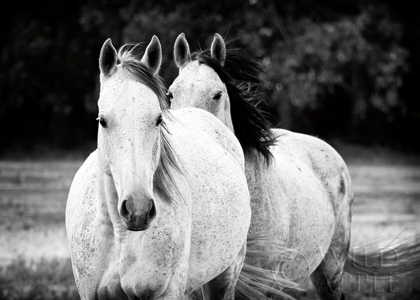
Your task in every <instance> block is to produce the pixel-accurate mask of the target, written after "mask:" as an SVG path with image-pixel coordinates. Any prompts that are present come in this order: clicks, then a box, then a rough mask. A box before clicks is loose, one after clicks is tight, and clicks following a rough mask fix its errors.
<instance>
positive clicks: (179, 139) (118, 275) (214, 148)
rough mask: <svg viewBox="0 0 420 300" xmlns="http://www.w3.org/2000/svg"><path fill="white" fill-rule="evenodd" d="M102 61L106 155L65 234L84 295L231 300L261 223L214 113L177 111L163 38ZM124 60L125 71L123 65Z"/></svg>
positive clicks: (100, 153) (94, 164) (102, 151)
mask: <svg viewBox="0 0 420 300" xmlns="http://www.w3.org/2000/svg"><path fill="white" fill-rule="evenodd" d="M138 51H139V50H138V47H137V46H135V47H130V46H125V47H122V48H121V49H120V50H119V52H118V53H117V51H116V50H115V48H114V47H113V46H112V44H111V41H110V40H109V39H108V40H107V41H106V42H105V43H104V45H103V47H102V49H101V53H100V58H99V66H100V71H101V72H100V82H101V89H100V98H99V102H98V106H99V118H98V120H99V124H100V125H99V129H98V149H97V150H96V151H95V152H93V153H92V154H91V155H90V156H89V157H88V158H87V159H86V161H85V162H84V164H83V165H82V166H81V168H80V169H79V170H78V172H77V173H76V175H75V177H74V180H73V183H72V186H71V189H70V192H69V196H68V202H67V208H66V229H67V234H68V239H69V242H70V249H71V259H72V265H73V271H74V276H75V280H76V284H77V287H78V290H79V293H80V296H81V298H82V299H184V298H186V297H188V295H190V294H193V292H194V291H198V295H200V293H201V287H202V286H203V288H202V291H203V295H204V297H205V299H233V297H234V292H235V284H236V281H237V279H238V276H239V273H240V271H241V268H242V264H243V260H244V256H245V251H246V238H247V233H248V228H249V224H250V218H251V210H250V196H249V191H248V188H247V183H246V177H245V173H244V157H243V152H242V149H241V147H240V144H239V142H238V141H237V139H236V138H235V136H234V135H233V134H232V133H231V132H230V131H229V130H228V129H227V128H226V127H225V126H224V125H223V124H222V123H221V122H220V121H219V120H218V119H217V118H215V117H214V116H212V115H211V114H209V113H207V112H204V111H202V110H197V109H194V108H188V109H184V110H179V111H176V112H173V113H171V112H169V111H168V110H167V108H166V106H165V105H166V99H165V90H164V87H163V85H162V83H161V81H160V79H159V77H158V76H157V73H158V70H159V68H160V64H161V57H162V54H161V47H160V43H159V40H158V39H157V38H156V37H153V39H152V41H151V42H150V44H149V45H148V47H147V49H146V51H145V54H144V56H143V57H142V59H141V60H140V59H138V58H137V56H138V53H137V52H138ZM118 60H119V62H120V63H119V64H118V63H117V62H118Z"/></svg>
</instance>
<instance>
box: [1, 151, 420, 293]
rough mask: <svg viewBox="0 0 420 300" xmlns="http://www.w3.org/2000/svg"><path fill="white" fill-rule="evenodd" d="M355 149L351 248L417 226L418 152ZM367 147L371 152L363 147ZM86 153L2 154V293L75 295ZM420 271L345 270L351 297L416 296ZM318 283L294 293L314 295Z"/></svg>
mask: <svg viewBox="0 0 420 300" xmlns="http://www.w3.org/2000/svg"><path fill="white" fill-rule="evenodd" d="M357 151H358V150H357V149H353V150H350V151H348V153H346V152H345V151H344V154H343V156H344V157H345V159H346V161H347V162H348V166H349V169H350V173H351V175H352V180H353V187H354V191H355V202H354V213H353V216H354V217H353V225H352V247H356V246H364V245H368V244H371V243H373V242H379V241H386V242H387V241H390V240H392V239H393V238H395V237H397V239H402V238H404V237H407V236H410V235H412V234H415V233H416V232H418V233H420V184H419V183H420V162H419V159H418V157H414V159H407V157H405V156H404V155H394V154H392V153H391V154H390V153H385V154H384V153H378V152H376V153H375V151H374V152H366V151H364V152H363V153H364V154H363V155H358V152H357ZM366 153H367V154H366ZM82 162H83V161H82V160H74V159H73V160H48V161H42V160H37V161H8V160H3V161H0V233H1V235H0V299H78V294H77V291H76V288H75V284H74V280H73V275H72V271H71V264H70V259H69V250H68V242H67V239H66V233H65V229H64V211H65V205H66V199H67V194H68V190H69V186H70V184H71V181H72V178H73V176H74V174H75V172H76V171H77V169H78V168H79V166H80V165H81V164H82ZM419 279H420V276H417V277H414V278H398V279H395V280H394V279H393V280H390V281H387V282H380V283H378V282H367V281H363V280H360V278H359V281H357V279H355V278H350V277H347V278H346V280H345V284H344V287H343V288H344V290H345V291H346V292H347V294H348V297H347V298H349V299H417V298H420V287H419V286H418V283H417V282H419ZM314 295H315V291H314V289H313V288H312V287H311V286H310V285H308V291H307V292H306V293H302V294H299V295H297V298H300V299H316V298H315V296H314Z"/></svg>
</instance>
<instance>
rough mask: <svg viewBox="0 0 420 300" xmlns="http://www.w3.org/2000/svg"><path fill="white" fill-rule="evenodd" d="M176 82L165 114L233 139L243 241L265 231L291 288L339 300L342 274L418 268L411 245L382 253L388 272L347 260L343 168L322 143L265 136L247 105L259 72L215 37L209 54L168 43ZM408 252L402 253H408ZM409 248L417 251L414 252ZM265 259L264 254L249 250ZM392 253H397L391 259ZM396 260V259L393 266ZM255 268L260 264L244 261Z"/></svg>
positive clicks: (261, 121)
mask: <svg viewBox="0 0 420 300" xmlns="http://www.w3.org/2000/svg"><path fill="white" fill-rule="evenodd" d="M174 59H175V63H176V65H177V66H178V68H179V76H178V77H177V78H176V79H175V81H174V82H173V84H172V85H171V86H170V88H169V91H168V101H169V103H170V105H171V108H173V109H180V108H184V107H197V108H202V109H204V110H206V111H208V112H211V113H212V114H213V115H215V116H216V117H217V118H218V119H219V120H221V121H222V122H223V123H224V124H225V125H226V127H227V128H229V129H230V130H231V131H232V132H234V133H235V135H236V137H237V138H238V140H239V142H240V143H241V146H242V149H243V150H244V152H245V169H246V176H247V181H248V185H249V189H250V193H251V207H252V218H251V226H250V233H253V232H259V231H261V230H267V231H268V232H269V235H270V236H271V238H273V239H275V240H280V241H283V242H284V245H286V246H287V247H290V248H292V249H294V250H295V251H296V252H297V253H299V255H298V256H297V258H296V259H295V260H294V261H292V262H289V263H285V264H283V265H282V266H280V267H281V271H282V272H283V274H285V275H287V278H289V279H293V280H295V281H297V282H299V281H301V280H303V279H305V278H307V276H309V275H310V277H311V279H312V282H313V284H314V285H315V287H316V289H317V292H318V294H319V295H320V297H321V298H322V299H340V298H341V297H343V298H344V296H343V295H342V287H341V284H342V276H343V271H344V268H345V267H346V270H353V271H362V272H371V273H370V274H372V272H373V274H376V275H377V274H378V273H377V272H380V271H383V272H384V274H385V275H384V276H386V275H387V271H389V272H401V273H404V272H410V271H412V270H415V268H416V266H418V265H419V262H420V259H419V249H420V248H419V247H418V243H417V242H415V243H414V244H410V243H407V244H402V245H400V247H399V248H398V249H397V250H398V251H397V250H395V249H390V251H388V252H387V253H386V254H385V253H383V252H382V254H384V255H382V259H384V262H385V261H386V262H390V264H391V265H393V268H388V269H387V268H386V267H384V266H385V265H386V262H385V263H384V264H382V266H381V267H377V266H372V264H371V265H369V264H368V262H370V261H371V260H375V259H377V258H378V253H377V252H376V253H375V252H374V253H350V254H349V245H350V229H351V206H352V202H353V191H352V188H351V179H350V175H349V172H348V169H347V166H346V164H345V162H344V161H343V159H342V158H341V157H340V155H339V154H338V153H337V152H336V151H335V150H334V149H333V148H332V147H331V146H330V145H328V144H327V143H325V142H324V141H322V140H320V139H318V138H315V137H312V136H309V135H304V134H299V133H295V132H291V131H287V130H283V129H274V128H273V129H272V128H270V126H269V123H268V122H267V120H266V118H265V117H264V115H263V113H262V112H261V111H260V110H259V109H258V108H257V106H256V105H255V103H258V102H259V101H261V99H262V97H261V95H260V94H259V93H258V89H259V87H258V84H259V73H260V72H261V70H262V69H261V67H260V66H259V64H258V63H257V62H256V61H254V60H252V59H248V58H245V57H244V56H241V55H240V54H239V53H238V52H237V51H235V50H226V45H225V42H224V40H223V39H222V37H221V36H220V35H218V34H215V36H214V39H213V42H212V44H211V47H210V49H209V50H204V51H199V52H195V53H193V54H191V53H190V48H189V45H188V42H187V40H186V38H185V35H184V34H180V35H179V36H178V38H177V40H176V41H175V46H174ZM413 247H414V248H415V249H416V251H414V252H413V251H410V249H414V248H413ZM416 247H417V248H416ZM254 248H256V249H259V250H262V251H271V249H270V246H268V247H264V246H261V245H260V246H255V247H253V246H251V247H250V249H254ZM397 252H399V253H397ZM396 259H399V261H398V264H396ZM249 261H250V263H251V264H253V265H255V266H261V265H265V264H267V263H268V262H267V261H264V260H258V259H257V260H249Z"/></svg>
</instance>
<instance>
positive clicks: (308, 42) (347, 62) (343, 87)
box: [0, 0, 420, 152]
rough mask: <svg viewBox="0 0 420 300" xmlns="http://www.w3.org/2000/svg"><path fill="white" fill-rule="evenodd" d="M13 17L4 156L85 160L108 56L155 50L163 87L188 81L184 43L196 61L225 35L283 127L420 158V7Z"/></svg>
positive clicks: (151, 7)
mask: <svg viewBox="0 0 420 300" xmlns="http://www.w3.org/2000/svg"><path fill="white" fill-rule="evenodd" d="M10 5H11V6H10V8H8V9H3V10H2V12H1V15H2V16H1V18H0V22H1V28H0V36H1V46H0V69H1V71H0V128H1V129H2V134H1V136H2V138H1V144H0V152H1V151H14V150H15V149H25V150H31V149H32V148H33V147H35V146H39V145H44V146H48V147H52V148H59V149H74V148H77V147H79V146H80V145H83V144H85V143H88V142H91V143H92V142H94V141H95V139H96V130H97V124H96V121H95V119H96V114H97V107H96V102H97V99H98V89H99V82H98V78H99V74H98V73H99V71H98V63H97V62H98V57H99V51H100V48H101V46H102V44H103V42H104V41H105V40H106V39H107V38H109V37H110V38H111V39H112V41H113V43H114V45H115V46H116V47H120V46H121V45H122V44H123V43H126V42H144V46H146V45H147V43H148V42H149V41H150V39H151V37H152V35H154V34H155V35H157V36H158V37H159V39H160V41H161V43H162V47H163V51H164V60H163V66H162V69H161V76H162V77H163V78H164V80H165V83H166V85H167V86H169V85H170V84H171V82H172V81H173V80H174V79H175V77H176V76H177V69H176V67H175V65H174V63H173V59H172V51H173V44H174V41H175V39H176V37H177V36H178V34H179V33H181V32H184V33H185V34H186V37H187V40H188V41H189V43H190V47H191V48H192V50H197V49H198V48H203V49H204V48H208V47H209V46H210V42H211V40H212V38H213V34H214V33H215V32H217V33H219V34H221V35H222V36H224V37H225V40H226V41H228V42H229V44H228V47H229V48H243V49H245V50H249V55H253V57H255V58H256V59H258V60H260V61H261V63H262V64H263V65H264V67H265V69H266V73H265V74H263V75H262V79H263V80H264V84H263V86H262V87H261V88H262V89H264V92H265V93H266V94H267V99H266V102H267V105H266V106H265V109H266V110H268V111H269V113H270V114H271V115H272V116H273V118H272V120H273V123H274V125H277V126H279V127H283V128H287V129H291V130H295V131H298V132H303V133H308V134H313V135H317V136H320V137H321V138H324V139H329V138H339V139H343V140H346V141H350V142H358V143H364V144H368V145H369V144H383V145H389V146H393V147H399V148H405V149H416V150H420V147H419V146H418V145H417V143H416V142H417V140H418V139H417V138H416V135H417V134H416V132H418V131H419V129H420V105H419V101H418V100H417V95H416V92H417V78H420V77H419V75H420V74H419V73H420V49H419V48H420V47H419V45H420V43H419V40H420V26H418V25H419V24H418V16H417V14H416V11H415V10H413V9H412V7H411V2H410V3H409V2H408V1H404V0H401V1H398V3H396V2H394V1H385V0H383V1H379V0H372V1H366V0H352V1H350V0H337V1H326V0H293V1H291V0H282V1H275V0H231V1H205V0H195V1H184V0H179V1H171V0H143V1H134V0H102V1H94V0H87V1H80V0H56V1H51V0H50V1H48V0H40V1H36V2H34V1H27V0H23V1H19V2H16V3H11V4H10Z"/></svg>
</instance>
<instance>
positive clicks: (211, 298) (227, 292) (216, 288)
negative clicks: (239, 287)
mask: <svg viewBox="0 0 420 300" xmlns="http://www.w3.org/2000/svg"><path fill="white" fill-rule="evenodd" d="M245 253H246V243H244V245H243V246H242V248H241V250H240V251H239V254H238V256H237V257H236V259H235V261H234V262H233V263H232V264H231V265H230V266H229V267H228V268H227V269H226V270H225V271H223V272H222V273H221V274H219V275H218V276H217V277H216V278H214V279H213V280H211V281H209V282H208V283H206V284H205V285H204V286H203V295H204V299H205V300H217V299H220V300H222V299H223V300H233V299H235V288H236V282H237V281H238V278H239V274H240V273H241V270H242V266H243V264H244V259H245Z"/></svg>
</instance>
